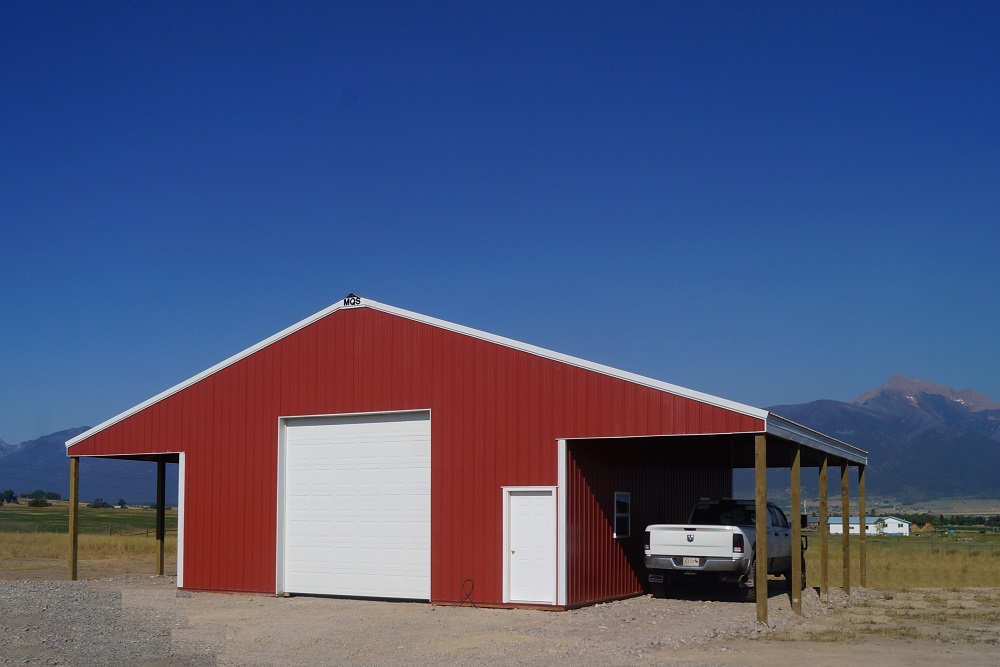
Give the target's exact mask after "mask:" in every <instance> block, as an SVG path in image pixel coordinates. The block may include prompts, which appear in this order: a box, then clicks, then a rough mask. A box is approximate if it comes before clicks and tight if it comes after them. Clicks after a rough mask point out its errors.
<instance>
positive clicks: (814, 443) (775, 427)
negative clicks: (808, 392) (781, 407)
mask: <svg viewBox="0 0 1000 667" xmlns="http://www.w3.org/2000/svg"><path fill="white" fill-rule="evenodd" d="M764 430H765V431H766V432H767V433H770V434H772V435H776V436H778V437H779V438H784V439H785V440H791V441H792V442H797V443H799V444H801V445H806V446H808V447H812V448H813V449H817V450H819V451H821V452H825V453H827V454H831V455H833V456H836V457H839V458H843V459H847V460H848V461H853V462H855V463H859V464H861V465H868V452H866V451H865V450H863V449H859V448H858V447H855V446H854V445H849V444H847V443H846V442H843V441H841V440H837V439H836V438H831V437H830V436H828V435H826V434H823V433H820V432H819V431H814V430H813V429H811V428H809V427H808V426H803V425H802V424H796V423H795V422H793V421H792V420H791V419H787V418H785V417H782V416H781V415H776V414H774V413H773V412H771V413H768V415H767V424H766V425H765V427H764Z"/></svg>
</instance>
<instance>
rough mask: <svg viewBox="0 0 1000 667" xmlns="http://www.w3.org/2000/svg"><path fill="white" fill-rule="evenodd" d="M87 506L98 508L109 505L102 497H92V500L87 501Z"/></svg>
mask: <svg viewBox="0 0 1000 667" xmlns="http://www.w3.org/2000/svg"><path fill="white" fill-rule="evenodd" d="M87 507H93V508H94V509H100V508H102V507H111V505H110V504H108V503H106V502H105V501H104V498H94V500H93V501H92V502H89V503H87Z"/></svg>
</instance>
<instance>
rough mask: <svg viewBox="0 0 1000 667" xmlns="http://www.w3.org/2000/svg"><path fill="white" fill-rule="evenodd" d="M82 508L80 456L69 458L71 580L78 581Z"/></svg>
mask: <svg viewBox="0 0 1000 667" xmlns="http://www.w3.org/2000/svg"><path fill="white" fill-rule="evenodd" d="M79 509H80V457H79V456H71V457H70V459H69V580H70V581H76V575H77V572H76V565H77V559H78V556H79V553H80V550H79V547H80V541H79V537H78V534H79V523H78V519H79V514H80V513H79Z"/></svg>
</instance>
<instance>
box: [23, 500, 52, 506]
mask: <svg viewBox="0 0 1000 667" xmlns="http://www.w3.org/2000/svg"><path fill="white" fill-rule="evenodd" d="M28 507H52V503H50V502H49V501H47V500H46V499H45V498H32V499H31V500H29V501H28Z"/></svg>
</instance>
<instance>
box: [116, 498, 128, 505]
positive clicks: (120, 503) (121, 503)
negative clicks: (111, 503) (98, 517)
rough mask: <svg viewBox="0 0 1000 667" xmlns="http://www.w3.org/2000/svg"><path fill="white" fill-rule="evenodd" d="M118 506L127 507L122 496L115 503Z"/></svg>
mask: <svg viewBox="0 0 1000 667" xmlns="http://www.w3.org/2000/svg"><path fill="white" fill-rule="evenodd" d="M115 504H116V505H118V507H128V503H126V502H125V499H124V498H119V499H118V502H117V503H115Z"/></svg>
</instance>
